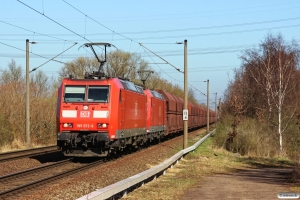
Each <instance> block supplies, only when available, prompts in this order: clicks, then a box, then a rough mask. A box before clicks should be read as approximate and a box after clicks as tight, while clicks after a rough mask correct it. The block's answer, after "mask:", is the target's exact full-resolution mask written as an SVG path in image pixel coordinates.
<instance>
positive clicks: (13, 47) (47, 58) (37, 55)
mask: <svg viewBox="0 0 300 200" xmlns="http://www.w3.org/2000/svg"><path fill="white" fill-rule="evenodd" d="M0 44H3V45H5V46H8V47H11V48H14V49H18V50H20V51H25V52H26V50H24V49H20V48H18V47H14V46H12V45H9V44H5V43H3V42H0ZM29 53H30V54H33V55H36V56H38V57H41V58H45V59H48V58H46V57H44V56H41V55H39V54H36V53H32V52H29ZM23 57H24V55H23ZM53 61H55V62H59V63H62V64H66V63H65V62H62V61H59V60H53Z"/></svg>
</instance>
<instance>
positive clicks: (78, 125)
mask: <svg viewBox="0 0 300 200" xmlns="http://www.w3.org/2000/svg"><path fill="white" fill-rule="evenodd" d="M76 126H77V128H94V124H76Z"/></svg>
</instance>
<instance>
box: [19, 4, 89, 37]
mask: <svg viewBox="0 0 300 200" xmlns="http://www.w3.org/2000/svg"><path fill="white" fill-rule="evenodd" d="M17 1H18V2H20V3H21V4H23V5H24V6H26V7H28V8H30V9H31V10H34V11H35V12H37V13H39V14H40V15H43V16H44V17H46V18H47V19H49V20H51V21H52V22H54V23H56V24H58V25H60V26H61V27H63V28H65V29H67V30H68V31H70V32H72V33H74V34H75V35H77V36H79V37H81V38H83V39H85V40H87V41H89V42H92V41H90V40H88V39H87V38H85V37H83V36H82V35H80V34H78V33H76V32H74V31H72V30H71V29H69V28H67V27H65V26H64V25H62V24H60V23H59V22H57V21H55V20H54V19H51V18H50V17H48V16H47V15H45V14H44V13H41V12H39V11H37V10H36V9H34V8H32V7H30V6H28V5H27V4H25V3H23V2H22V1H20V0H17Z"/></svg>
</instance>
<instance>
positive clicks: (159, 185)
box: [123, 139, 245, 200]
mask: <svg viewBox="0 0 300 200" xmlns="http://www.w3.org/2000/svg"><path fill="white" fill-rule="evenodd" d="M210 146H211V139H208V141H206V142H205V143H204V144H203V146H200V147H199V148H198V149H197V150H196V151H195V152H194V153H190V154H188V155H187V156H186V157H185V158H184V159H182V160H181V161H180V162H179V163H178V164H176V165H175V166H174V167H173V168H172V169H168V170H167V173H166V175H163V176H160V177H159V178H158V179H156V180H155V181H151V182H149V183H147V184H146V185H144V186H143V187H140V188H138V189H136V190H135V191H134V192H133V193H129V194H128V195H127V196H126V197H123V198H124V199H144V200H150V199H151V200H153V199H164V200H165V199H178V197H180V196H181V195H183V193H184V191H185V190H186V189H188V188H190V187H193V186H195V185H197V184H198V183H199V181H201V178H202V177H204V176H208V175H211V174H215V173H226V172H229V171H231V170H232V169H236V168H243V167H245V164H243V163H241V162H235V161H236V160H237V158H236V157H234V156H231V155H230V154H228V153H227V152H224V151H222V150H213V149H212V148H211V147H210ZM145 194H147V195H145Z"/></svg>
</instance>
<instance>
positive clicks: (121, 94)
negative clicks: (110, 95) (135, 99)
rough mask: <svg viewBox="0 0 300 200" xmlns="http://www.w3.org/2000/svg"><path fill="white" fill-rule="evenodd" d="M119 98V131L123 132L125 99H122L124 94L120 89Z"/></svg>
mask: <svg viewBox="0 0 300 200" xmlns="http://www.w3.org/2000/svg"><path fill="white" fill-rule="evenodd" d="M119 95H120V98H119V103H120V104H119V105H120V107H119V109H120V110H119V114H120V117H119V120H120V121H119V130H120V131H122V132H123V131H124V126H125V123H124V120H125V101H126V98H124V95H125V92H124V91H123V90H122V89H121V90H120V94H119Z"/></svg>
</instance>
